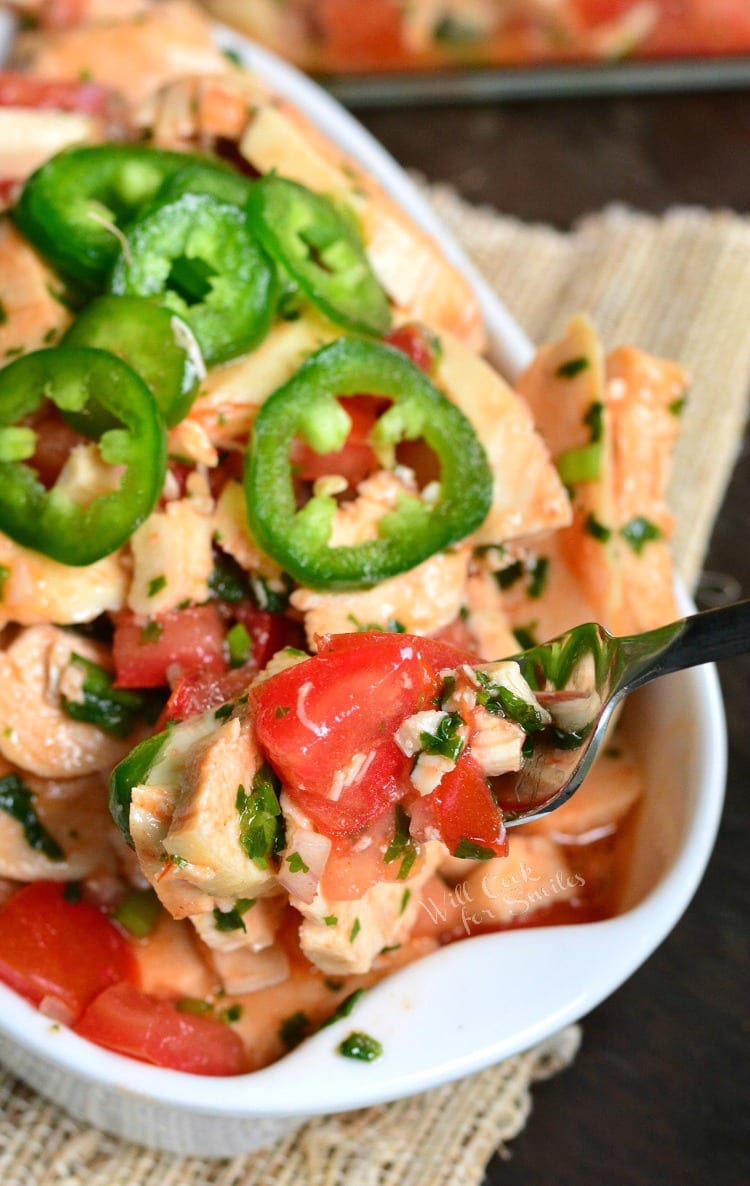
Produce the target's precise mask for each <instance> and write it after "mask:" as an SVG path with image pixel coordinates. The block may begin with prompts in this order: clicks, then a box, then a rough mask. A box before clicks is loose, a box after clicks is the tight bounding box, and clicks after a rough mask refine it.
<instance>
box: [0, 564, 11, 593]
mask: <svg viewBox="0 0 750 1186" xmlns="http://www.w3.org/2000/svg"><path fill="white" fill-rule="evenodd" d="M9 580H10V569H9V568H8V565H7V564H0V601H2V599H3V597H4V596H5V586H6V585H7V583H8V581H9Z"/></svg>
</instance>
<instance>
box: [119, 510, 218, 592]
mask: <svg viewBox="0 0 750 1186" xmlns="http://www.w3.org/2000/svg"><path fill="white" fill-rule="evenodd" d="M213 532H214V522H213V517H212V515H211V514H210V513H208V514H207V513H206V511H205V509H204V508H203V507H202V506H201V505H200V504H198V505H196V502H195V500H191V499H189V498H187V499H179V500H176V501H174V502H168V503H167V504H166V506H165V508H164V510H163V511H155V512H154V513H153V514H152V515H150V516H149V517H148V519H147V520H146V522H145V523H143V524H142V525H141V526H140V527H139V528H138V530H137V531H135V532H134V534H133V535H132V536H131V539H130V549H131V552H132V556H133V579H132V583H131V586H130V592H129V593H128V606H129V607H130V609H132V610H133V612H134V613H136V614H145V615H148V614H156V613H162V612H164V611H165V610H170V609H175V608H176V607H177V606H178V605H180V604H181V603H182V602H183V601H193V602H201V601H206V600H207V599H208V597H209V595H210V590H209V587H208V582H209V579H210V577H211V573H212V572H213V567H214V559H213Z"/></svg>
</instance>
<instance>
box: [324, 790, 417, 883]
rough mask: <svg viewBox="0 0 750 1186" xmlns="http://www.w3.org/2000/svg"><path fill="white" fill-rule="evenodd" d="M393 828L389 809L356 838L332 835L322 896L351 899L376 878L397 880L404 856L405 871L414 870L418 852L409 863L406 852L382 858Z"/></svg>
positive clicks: (375, 881) (389, 841) (391, 814)
mask: <svg viewBox="0 0 750 1186" xmlns="http://www.w3.org/2000/svg"><path fill="white" fill-rule="evenodd" d="M394 831H395V829H394V813H393V811H392V810H388V811H386V813H385V815H381V817H380V819H376V820H375V821H374V823H372V824H370V826H369V827H368V828H365V830H364V832H362V833H360V835H359V836H357V838H356V839H354V840H352V839H349V838H348V837H341V836H339V837H336V838H334V840H333V843H332V845H331V851H330V854H329V856H328V860H327V861H326V864H325V868H324V870H323V875H322V877H321V879H320V889H321V892H322V894H323V895H324V897H326V898H327V899H328V900H329V901H330V902H350V901H352V899H354V898H361V897H362V895H363V894H365V893H367V891H368V889H370V888H371V887H372V886H373V885H376V884H377V883H378V882H381V881H398V880H399V874H400V873H401V871H402V865H403V862H404V860H407V862H408V865H407V869H408V875H409V876H411V874H412V873H416V872H417V870H418V869H419V867H420V865H421V863H422V857H421V855H420V856H417V858H416V860H414V861H413V863H412V862H411V859H410V857H409V856H408V855H407V852H402V853H399V855H398V856H397V857H395V858H394V859H393V860H392V861H389V862H388V863H386V862H385V860H384V856H385V853H386V852H387V851H388V846H389V845H390V844H391V842H392V841H393V838H394Z"/></svg>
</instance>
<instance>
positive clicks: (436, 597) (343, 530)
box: [291, 470, 469, 646]
mask: <svg viewBox="0 0 750 1186" xmlns="http://www.w3.org/2000/svg"><path fill="white" fill-rule="evenodd" d="M405 491H406V492H408V487H407V486H406V485H405V484H404V482H403V481H402V480H401V479H400V478H399V477H398V476H397V475H395V474H393V473H391V472H389V471H386V470H381V471H380V472H378V473H377V474H375V475H374V476H373V477H372V478H367V479H365V481H363V482H361V483H360V485H359V487H358V497H357V498H356V499H355V500H354V501H353V502H350V503H345V504H343V505H342V506H341V507H339V509H338V510H337V511H336V513H335V516H334V521H333V527H332V531H331V545H332V546H337V545H347V546H351V545H353V544H357V543H361V542H362V541H364V540H368V539H374V538H377V524H378V522H379V521H380V519H382V517H383V516H384V515H385V514H387V513H388V512H390V511H392V510H394V509H395V508H396V506H397V505H398V500H399V498H400V497H401V496H402V495H403V494H404V492H405ZM468 565H469V549H468V548H467V547H456V548H453V549H451V551H449V552H438V553H436V554H435V555H434V556H431V557H430V558H429V559H428V560H425V561H423V563H422V564H419V565H417V567H416V568H412V569H410V570H409V571H408V572H404V573H401V574H400V575H399V576H396V577H391V578H390V579H388V580H385V581H381V582H380V584H378V585H376V586H375V587H374V588H372V589H362V590H357V591H356V592H347V593H318V592H316V591H315V590H313V589H306V588H304V587H301V588H299V589H297V590H296V591H295V592H294V593H293V594H292V597H291V603H292V605H293V606H294V607H295V609H299V610H302V611H303V612H304V614H305V632H306V634H307V639H308V643H309V644H310V646H314V645H315V637H316V635H319V634H326V633H328V634H341V633H345V632H347V631H351V630H352V629H355V630H356V629H358V628H359V627H363V626H370V625H374V626H376V627H380V628H385V627H387V626H388V624H389V623H393V622H398V623H400V625H401V626H403V628H404V629H405V630H406V632H407V633H409V634H434V633H436V632H437V631H438V630H441V629H442V628H443V627H444V626H447V625H448V624H449V623H450V622H452V621H453V620H454V619H455V618H456V616H457V615H458V612H459V610H460V609H461V606H462V604H463V598H464V589H465V585H466V575H467V572H468Z"/></svg>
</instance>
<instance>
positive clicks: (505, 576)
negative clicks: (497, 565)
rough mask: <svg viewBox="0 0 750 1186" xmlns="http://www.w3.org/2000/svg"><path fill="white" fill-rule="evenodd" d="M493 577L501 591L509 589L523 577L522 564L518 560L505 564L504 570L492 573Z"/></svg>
mask: <svg viewBox="0 0 750 1186" xmlns="http://www.w3.org/2000/svg"><path fill="white" fill-rule="evenodd" d="M493 576H494V578H495V580H496V581H497V583H498V585H499V586H500V588H501V589H510V587H511V585H515V583H516V581H520V579H521V577H522V576H523V564H522V563H521V561H520V560H514V561H513V563H512V564H506V566H505V568H501V569H500V570H499V571H498V572H496V573H493Z"/></svg>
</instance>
